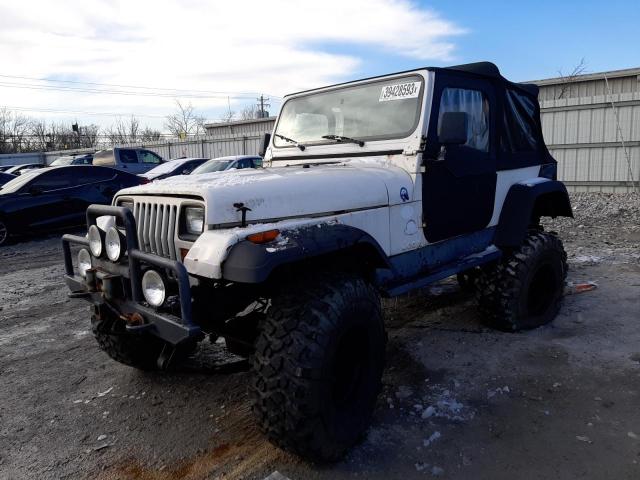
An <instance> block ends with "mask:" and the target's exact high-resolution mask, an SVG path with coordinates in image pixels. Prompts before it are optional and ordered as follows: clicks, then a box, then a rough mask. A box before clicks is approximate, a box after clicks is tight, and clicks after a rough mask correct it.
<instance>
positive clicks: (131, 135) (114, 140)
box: [106, 117, 141, 145]
mask: <svg viewBox="0 0 640 480" xmlns="http://www.w3.org/2000/svg"><path fill="white" fill-rule="evenodd" d="M140 133H141V132H140V122H139V121H138V119H137V118H136V117H131V118H130V119H129V120H123V119H122V118H118V120H117V121H116V123H114V124H113V125H111V126H110V127H109V128H108V129H107V130H106V135H107V138H108V139H109V143H111V144H113V145H118V144H122V143H135V142H140V141H141V139H140Z"/></svg>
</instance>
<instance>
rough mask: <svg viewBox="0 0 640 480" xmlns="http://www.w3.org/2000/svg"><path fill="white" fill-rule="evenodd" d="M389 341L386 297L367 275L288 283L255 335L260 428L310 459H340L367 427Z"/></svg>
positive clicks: (256, 405) (254, 386)
mask: <svg viewBox="0 0 640 480" xmlns="http://www.w3.org/2000/svg"><path fill="white" fill-rule="evenodd" d="M385 345H386V336H385V332H384V325H383V321H382V314H381V308H380V299H379V297H378V294H377V292H376V291H375V290H374V289H373V288H372V287H371V286H370V285H368V284H367V283H366V282H365V281H364V280H362V279H361V278H359V277H357V276H355V275H350V274H339V273H335V274H325V275H320V276H318V277H317V278H315V279H313V280H311V281H309V280H305V281H298V282H296V283H292V284H291V285H289V287H288V288H286V289H284V291H283V293H282V294H280V295H277V296H276V297H274V298H273V299H272V304H271V308H270V309H269V311H268V313H267V315H266V317H265V320H264V321H263V323H262V325H261V329H260V334H259V336H258V340H257V342H256V353H255V355H254V360H253V362H254V369H255V378H254V381H253V383H252V387H251V390H252V393H253V397H254V406H253V410H254V412H255V414H256V416H257V418H258V424H259V426H260V428H261V429H262V431H263V432H264V433H265V434H266V435H267V437H268V438H269V439H270V440H271V441H273V442H274V443H275V444H277V445H279V446H281V447H282V448H284V449H286V450H289V451H291V452H294V453H296V454H298V455H300V456H302V457H304V458H307V459H310V460H316V461H317V460H320V461H332V460H337V459H339V458H340V457H341V456H342V455H344V453H345V452H346V451H347V450H348V449H349V448H350V447H351V446H352V445H353V444H354V443H356V442H357V441H358V440H359V439H360V438H361V436H362V435H363V434H364V432H365V431H366V429H367V427H368V426H369V422H370V420H371V416H372V414H373V410H374V407H375V403H376V398H377V395H378V392H379V391H380V388H381V377H382V370H383V368H384V354H385Z"/></svg>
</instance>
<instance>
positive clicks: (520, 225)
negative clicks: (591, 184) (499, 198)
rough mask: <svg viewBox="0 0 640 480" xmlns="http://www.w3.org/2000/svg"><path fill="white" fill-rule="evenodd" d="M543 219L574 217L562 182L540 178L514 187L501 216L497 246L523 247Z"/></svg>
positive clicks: (508, 194) (497, 231)
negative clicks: (534, 227)
mask: <svg viewBox="0 0 640 480" xmlns="http://www.w3.org/2000/svg"><path fill="white" fill-rule="evenodd" d="M540 217H552V218H555V217H573V210H572V209H571V202H570V200H569V194H568V193H567V188H566V187H565V186H564V184H563V183H562V182H559V181H557V180H548V179H541V178H538V179H535V180H532V181H524V182H521V183H517V184H515V185H513V186H512V187H511V188H510V189H509V193H507V197H506V198H505V201H504V204H503V207H502V211H501V212H500V220H499V222H498V228H497V230H496V237H495V241H494V243H495V244H496V245H497V246H499V247H516V246H518V245H520V244H521V243H522V242H523V240H524V238H525V236H526V235H527V231H528V230H529V227H530V226H531V225H532V224H534V223H536V222H537V221H538V219H539V218H540Z"/></svg>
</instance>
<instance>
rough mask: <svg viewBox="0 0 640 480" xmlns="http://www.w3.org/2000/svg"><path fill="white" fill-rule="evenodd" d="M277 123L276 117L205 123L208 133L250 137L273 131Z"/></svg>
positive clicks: (220, 135)
mask: <svg viewBox="0 0 640 480" xmlns="http://www.w3.org/2000/svg"><path fill="white" fill-rule="evenodd" d="M275 123H276V117H268V118H256V119H252V120H239V121H237V122H224V123H205V124H204V128H205V130H206V131H207V135H215V136H219V137H222V136H231V135H245V136H248V137H251V136H255V135H262V134H264V133H271V131H272V130H273V127H274V125H275Z"/></svg>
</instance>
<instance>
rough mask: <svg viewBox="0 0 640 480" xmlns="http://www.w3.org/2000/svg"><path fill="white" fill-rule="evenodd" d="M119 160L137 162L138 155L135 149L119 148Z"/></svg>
mask: <svg viewBox="0 0 640 480" xmlns="http://www.w3.org/2000/svg"><path fill="white" fill-rule="evenodd" d="M120 161H121V162H122V163H138V156H137V155H136V151H135V150H120Z"/></svg>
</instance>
